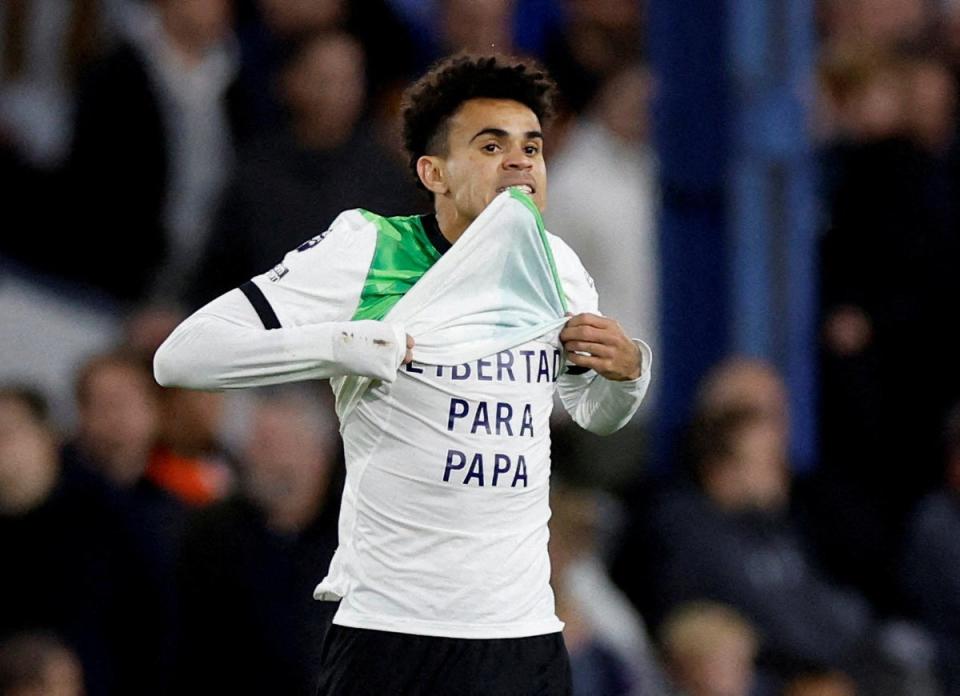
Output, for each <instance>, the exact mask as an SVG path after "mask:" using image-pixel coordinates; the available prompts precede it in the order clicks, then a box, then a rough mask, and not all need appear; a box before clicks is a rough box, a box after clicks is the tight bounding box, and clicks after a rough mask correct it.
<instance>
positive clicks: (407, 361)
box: [403, 348, 413, 365]
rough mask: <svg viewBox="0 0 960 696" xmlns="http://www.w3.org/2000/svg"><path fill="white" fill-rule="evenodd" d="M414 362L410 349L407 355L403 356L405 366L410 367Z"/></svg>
mask: <svg viewBox="0 0 960 696" xmlns="http://www.w3.org/2000/svg"><path fill="white" fill-rule="evenodd" d="M412 362H413V351H412V350H410V349H409V348H408V349H407V352H406V354H405V355H404V356H403V364H404V365H409V364H410V363H412Z"/></svg>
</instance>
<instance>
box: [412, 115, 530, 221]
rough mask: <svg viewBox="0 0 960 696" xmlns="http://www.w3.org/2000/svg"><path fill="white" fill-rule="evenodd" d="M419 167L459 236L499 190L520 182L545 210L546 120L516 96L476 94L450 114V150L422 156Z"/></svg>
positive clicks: (440, 210)
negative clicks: (481, 96) (543, 124)
mask: <svg viewBox="0 0 960 696" xmlns="http://www.w3.org/2000/svg"><path fill="white" fill-rule="evenodd" d="M417 172H418V174H419V175H420V179H421V181H423V183H424V186H426V187H427V190H429V191H431V192H433V193H434V194H435V196H434V202H435V205H436V209H437V218H438V222H439V223H440V229H441V230H443V232H444V234H447V235H452V238H453V239H456V238H457V237H459V236H460V233H462V232H463V230H464V229H466V227H467V225H469V224H470V223H471V222H472V221H473V220H474V219H475V218H476V217H477V216H478V215H479V214H480V213H481V212H482V211H483V209H484V208H486V207H487V205H488V204H489V203H490V201H492V200H493V199H494V198H496V197H497V195H498V194H499V193H501V192H502V191H504V190H505V189H507V188H509V187H511V186H516V187H519V188H521V189H522V190H524V191H525V192H526V193H527V194H528V195H530V197H531V198H532V199H533V202H534V203H536V205H537V207H538V208H539V209H540V210H541V211H542V210H545V208H546V201H547V169H546V165H545V163H544V159H543V134H542V132H541V128H540V121H539V119H538V118H537V116H536V114H534V113H533V111H531V110H530V108H529V107H527V106H524V105H523V104H521V103H519V102H516V101H513V100H510V99H470V100H468V101H466V102H464V103H463V104H462V105H461V106H460V108H459V109H458V110H457V111H456V112H454V114H453V116H451V117H450V119H449V121H448V125H447V138H446V152H445V153H443V154H440V155H428V156H424V157H421V158H420V160H419V162H418V163H417Z"/></svg>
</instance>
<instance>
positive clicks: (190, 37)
mask: <svg viewBox="0 0 960 696" xmlns="http://www.w3.org/2000/svg"><path fill="white" fill-rule="evenodd" d="M160 8H161V13H162V16H163V21H164V26H165V27H166V28H167V31H168V32H170V34H171V35H172V36H174V37H175V38H176V39H177V40H178V41H179V42H180V43H182V44H185V45H187V46H189V47H190V48H191V49H194V50H205V49H207V48H209V47H211V46H213V45H214V44H216V43H218V42H219V41H221V40H223V39H224V38H225V37H226V36H227V35H228V33H229V31H230V22H231V21H232V11H231V9H232V7H231V3H230V1H229V0H160Z"/></svg>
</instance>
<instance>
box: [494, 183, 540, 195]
mask: <svg viewBox="0 0 960 696" xmlns="http://www.w3.org/2000/svg"><path fill="white" fill-rule="evenodd" d="M507 189H516V190H517V191H522V192H523V193H525V194H527V195H528V196H532V195H533V193H534V191H536V189H534V188H533V186H531V185H530V184H512V185H510V186H501V187H500V188H498V189H497V193H503V192H504V191H506V190H507Z"/></svg>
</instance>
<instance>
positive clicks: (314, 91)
mask: <svg viewBox="0 0 960 696" xmlns="http://www.w3.org/2000/svg"><path fill="white" fill-rule="evenodd" d="M284 86H285V88H286V95H287V99H288V101H289V103H290V106H291V108H292V109H293V110H294V111H295V112H296V113H298V114H302V115H305V116H308V117H309V118H311V119H314V120H315V121H317V122H320V123H323V124H324V127H325V128H328V129H334V130H336V131H338V132H339V131H341V130H345V129H346V130H351V129H352V128H353V127H354V125H355V124H356V121H357V119H358V118H359V117H360V113H361V111H362V110H363V102H364V99H365V98H366V93H365V92H366V85H365V84H364V55H363V49H362V48H361V47H360V45H359V44H358V43H357V42H356V41H354V40H353V39H351V38H349V37H348V36H346V35H335V36H330V37H325V38H320V39H317V40H315V41H314V42H313V43H312V44H311V45H310V46H309V47H308V48H307V49H306V50H305V51H304V53H303V55H302V56H301V57H300V58H299V59H297V61H296V62H295V63H294V65H293V66H292V67H291V69H290V71H289V72H288V74H287V77H286V80H285V85H284Z"/></svg>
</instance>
